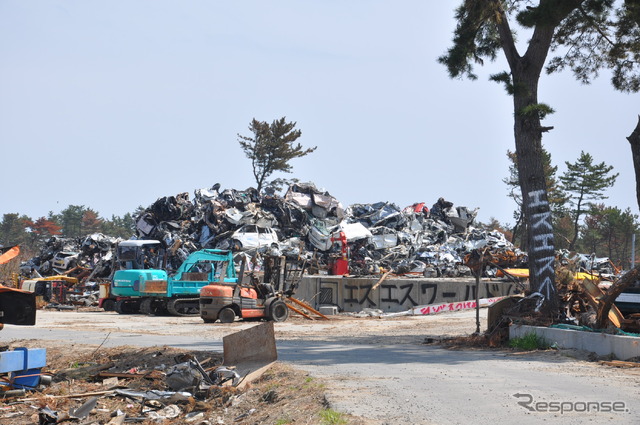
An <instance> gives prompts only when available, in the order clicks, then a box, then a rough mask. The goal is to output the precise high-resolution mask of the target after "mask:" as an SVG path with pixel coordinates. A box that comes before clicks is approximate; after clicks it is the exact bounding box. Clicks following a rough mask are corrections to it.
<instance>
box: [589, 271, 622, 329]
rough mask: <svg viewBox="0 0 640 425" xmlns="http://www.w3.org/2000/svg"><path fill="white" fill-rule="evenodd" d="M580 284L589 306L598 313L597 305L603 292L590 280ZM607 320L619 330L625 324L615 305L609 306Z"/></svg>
mask: <svg viewBox="0 0 640 425" xmlns="http://www.w3.org/2000/svg"><path fill="white" fill-rule="evenodd" d="M581 284H582V287H583V288H584V293H585V295H586V296H587V301H588V302H589V305H591V307H593V309H594V310H596V311H598V304H600V300H601V299H602V297H604V295H605V294H604V292H603V291H602V289H600V288H598V285H596V284H595V282H594V281H592V280H590V279H585V280H583V281H582V282H581ZM608 319H609V322H611V324H612V325H613V326H615V327H616V328H621V327H622V324H623V323H624V322H625V318H624V316H623V315H622V313H621V312H620V310H618V307H616V306H615V305H612V306H611V310H609V316H608Z"/></svg>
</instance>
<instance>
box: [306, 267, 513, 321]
mask: <svg viewBox="0 0 640 425" xmlns="http://www.w3.org/2000/svg"><path fill="white" fill-rule="evenodd" d="M378 280H379V278H352V277H341V276H306V277H304V278H303V279H302V281H301V282H300V286H299V287H298V290H297V291H296V293H295V295H294V296H295V297H296V298H298V299H301V300H305V301H306V302H310V303H311V305H312V306H313V307H314V308H316V309H317V308H319V307H320V306H323V305H334V306H337V307H338V308H339V309H340V311H346V312H359V311H362V309H364V308H375V309H379V310H382V311H384V312H401V311H407V310H409V309H410V308H412V307H416V306H424V305H430V304H440V303H451V302H458V301H468V300H475V298H476V293H475V286H476V282H475V278H394V279H386V280H385V281H384V282H382V284H380V286H379V287H378V288H376V289H373V286H374V285H375V284H376V283H377V282H378ZM518 293H520V290H519V288H518V286H517V285H516V284H514V283H513V282H508V281H502V280H489V279H482V280H481V281H480V298H493V297H501V296H506V295H514V294H518Z"/></svg>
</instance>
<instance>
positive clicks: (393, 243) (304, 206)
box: [21, 183, 526, 281]
mask: <svg viewBox="0 0 640 425" xmlns="http://www.w3.org/2000/svg"><path fill="white" fill-rule="evenodd" d="M475 215H476V211H475V210H470V209H468V208H467V207H461V206H459V207H456V206H454V205H453V203H451V202H449V201H446V200H444V199H443V198H440V199H438V201H437V202H436V203H435V204H434V205H433V208H432V209H431V210H430V209H429V208H428V207H427V206H426V204H425V203H424V202H420V203H416V204H414V205H411V206H409V207H406V208H400V207H399V206H397V205H395V204H393V203H390V202H376V203H371V204H354V205H351V206H349V207H347V208H344V207H343V205H342V204H341V203H340V202H339V201H338V200H337V199H336V198H335V197H333V196H331V195H330V194H329V193H328V192H326V191H324V190H320V189H318V188H316V186H315V185H313V184H312V183H297V184H293V185H291V186H290V187H289V189H288V190H287V192H286V193H285V195H284V196H282V197H280V196H278V195H276V194H274V193H271V194H269V195H263V196H262V195H260V194H259V193H258V192H257V191H256V190H255V189H253V188H249V189H247V190H244V191H238V190H234V189H226V190H222V191H221V190H220V185H219V184H216V185H214V186H213V187H211V188H205V189H198V190H196V191H195V192H194V198H193V199H190V197H189V194H188V193H186V192H185V193H180V194H178V195H175V196H167V197H162V198H159V199H158V200H156V201H155V202H154V203H153V204H152V205H150V206H149V207H148V208H146V209H145V210H144V211H142V212H141V213H140V214H139V215H138V216H137V217H136V234H135V235H133V238H138V239H155V240H159V241H161V242H162V243H163V244H164V245H165V247H166V249H167V252H168V261H167V267H168V268H169V269H170V270H171V269H174V270H175V269H176V268H177V267H178V266H179V265H180V264H181V263H182V262H183V261H184V259H185V258H186V257H187V256H188V255H189V254H190V253H192V252H194V251H196V250H199V249H204V248H220V249H232V250H234V251H235V252H237V257H236V258H237V259H238V260H239V257H240V256H242V255H244V256H246V257H247V258H248V259H249V260H253V261H252V264H256V266H254V267H256V268H257V267H258V266H257V264H260V261H256V257H258V258H259V257H260V256H261V255H263V254H265V253H268V254H271V255H273V254H276V255H284V256H287V257H288V258H290V259H294V260H297V261H300V262H303V261H305V262H306V263H307V264H308V265H309V268H310V271H311V272H315V273H331V271H332V267H331V266H332V264H333V263H334V262H335V260H336V259H337V258H339V257H340V255H341V254H340V253H341V248H342V247H341V246H340V245H341V243H340V240H341V239H340V235H344V236H345V237H346V240H347V244H348V252H349V257H350V258H349V269H348V274H349V275H351V276H367V275H378V274H381V273H384V272H387V271H392V272H393V273H394V274H397V275H406V276H427V277H456V276H468V275H470V270H469V269H468V267H466V266H465V265H464V264H463V259H464V257H465V255H466V254H467V253H468V252H469V251H471V250H473V249H478V248H484V247H487V248H488V249H489V250H490V251H492V252H495V253H505V255H503V257H508V258H511V259H512V262H511V264H509V265H508V266H509V267H515V266H518V265H521V264H523V263H524V262H526V255H525V254H524V253H523V252H521V251H519V250H518V249H516V248H515V247H514V246H513V245H512V244H511V243H510V242H508V241H507V240H506V239H505V237H504V235H503V234H502V233H500V232H497V231H485V230H481V229H479V228H476V227H474V219H475ZM118 241H119V240H118V239H116V238H111V237H108V236H105V235H102V234H94V235H90V236H87V237H86V238H83V239H78V240H71V239H64V238H58V237H53V238H51V239H50V240H49V241H47V242H46V243H45V245H44V246H43V248H42V250H41V252H40V254H39V255H38V256H36V257H34V258H32V259H31V260H29V261H28V262H26V263H24V264H23V265H22V267H21V270H22V272H23V274H24V275H25V276H34V275H40V276H50V275H54V274H66V275H71V276H78V277H79V278H81V279H83V280H84V281H87V280H88V281H91V280H99V279H101V278H105V279H106V278H108V277H109V276H110V275H111V273H112V271H113V268H114V258H113V252H114V247H115V245H116V243H117V242H118ZM56 260H57V261H56ZM495 271H496V269H495V268H492V266H488V268H487V270H485V273H486V275H488V276H492V275H495Z"/></svg>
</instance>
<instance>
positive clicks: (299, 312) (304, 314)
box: [286, 303, 313, 320]
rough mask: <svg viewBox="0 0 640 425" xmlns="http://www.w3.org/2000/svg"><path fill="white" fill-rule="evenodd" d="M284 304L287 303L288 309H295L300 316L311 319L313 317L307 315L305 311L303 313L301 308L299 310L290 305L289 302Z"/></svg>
mask: <svg viewBox="0 0 640 425" xmlns="http://www.w3.org/2000/svg"><path fill="white" fill-rule="evenodd" d="M286 304H287V307H289V309H290V310H293V311H295V312H296V313H298V314H299V315H300V316H303V317H306V318H307V319H309V320H313V317H311V316H309V315H308V314H307V313H305V312H304V311H302V310H300V309H297V308H295V307H294V306H292V305H291V304H289V303H286Z"/></svg>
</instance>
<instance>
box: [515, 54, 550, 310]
mask: <svg viewBox="0 0 640 425" xmlns="http://www.w3.org/2000/svg"><path fill="white" fill-rule="evenodd" d="M523 62H526V61H522V60H521V61H520V66H519V67H518V68H520V69H517V70H516V71H515V72H513V80H514V85H515V87H516V93H515V95H514V97H513V99H514V111H515V127H514V134H515V142H516V153H517V155H518V174H519V176H520V187H521V189H522V198H523V202H524V212H525V218H526V223H527V229H528V231H527V246H528V250H527V251H528V255H529V282H530V284H531V289H532V291H533V292H536V293H538V294H540V295H541V296H542V297H544V306H545V312H547V313H551V314H553V312H555V310H556V309H557V306H558V297H557V290H556V286H555V269H554V266H555V242H554V236H553V225H552V221H551V207H550V205H549V201H548V198H547V185H546V181H545V176H544V167H543V162H542V158H543V154H542V131H543V130H542V126H541V125H540V118H539V116H538V114H537V112H532V113H524V111H525V110H526V109H525V108H526V107H529V106H531V105H537V104H538V99H537V93H538V75H539V74H537V73H534V72H527V71H528V66H527V64H526V63H523Z"/></svg>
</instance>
